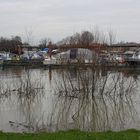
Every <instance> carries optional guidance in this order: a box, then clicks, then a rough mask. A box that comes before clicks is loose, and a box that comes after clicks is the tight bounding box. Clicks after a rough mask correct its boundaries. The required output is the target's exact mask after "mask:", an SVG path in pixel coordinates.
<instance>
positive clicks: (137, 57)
mask: <svg viewBox="0 0 140 140" xmlns="http://www.w3.org/2000/svg"><path fill="white" fill-rule="evenodd" d="M125 61H126V62H127V64H128V65H130V66H136V67H137V66H140V49H138V50H137V51H135V52H134V54H133V55H132V57H128V58H125Z"/></svg>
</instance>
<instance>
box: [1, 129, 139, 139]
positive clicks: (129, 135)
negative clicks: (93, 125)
mask: <svg viewBox="0 0 140 140" xmlns="http://www.w3.org/2000/svg"><path fill="white" fill-rule="evenodd" d="M0 140H140V131H137V130H127V131H122V132H111V131H109V132H101V133H99V132H98V133H91V132H81V131H75V130H74V131H67V132H62V131H61V132H56V133H39V134H15V133H2V132H0Z"/></svg>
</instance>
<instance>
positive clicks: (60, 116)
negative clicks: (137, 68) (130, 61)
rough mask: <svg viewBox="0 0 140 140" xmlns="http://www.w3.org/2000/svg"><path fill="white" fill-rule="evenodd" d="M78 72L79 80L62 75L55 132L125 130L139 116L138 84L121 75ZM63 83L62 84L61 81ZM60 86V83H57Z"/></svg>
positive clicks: (53, 117)
mask: <svg viewBox="0 0 140 140" xmlns="http://www.w3.org/2000/svg"><path fill="white" fill-rule="evenodd" d="M102 73H103V72H101V73H99V71H96V69H94V68H93V69H87V70H78V72H77V78H76V80H75V79H74V80H73V78H72V77H71V73H68V72H66V71H65V72H63V75H62V79H61V80H62V82H63V84H62V82H61V84H60V85H59V87H57V90H56V93H57V94H58V97H59V98H58V101H57V103H56V105H55V107H54V111H53V113H52V116H51V122H55V124H56V127H55V129H56V130H57V129H58V130H59V129H71V128H75V129H81V130H86V131H105V130H123V129H127V128H129V127H132V126H130V124H129V122H134V121H135V118H136V117H138V116H137V113H136V109H135V105H134V102H135V100H136V98H135V97H136V94H137V93H136V89H137V86H138V85H137V81H136V80H135V79H134V78H133V77H130V78H125V77H124V76H123V75H122V73H117V74H111V73H110V72H105V73H106V74H105V75H103V74H102ZM59 83H60V82H59ZM57 85H58V84H57Z"/></svg>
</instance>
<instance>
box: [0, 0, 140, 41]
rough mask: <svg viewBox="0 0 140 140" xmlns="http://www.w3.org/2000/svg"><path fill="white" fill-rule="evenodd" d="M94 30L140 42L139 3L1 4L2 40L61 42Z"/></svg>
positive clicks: (8, 0) (49, 0) (42, 0)
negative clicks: (29, 35)
mask: <svg viewBox="0 0 140 140" xmlns="http://www.w3.org/2000/svg"><path fill="white" fill-rule="evenodd" d="M94 26H98V27H99V28H100V29H101V30H104V31H107V30H109V29H110V28H111V29H112V30H114V32H116V34H117V40H118V41H121V40H124V41H136V42H140V0H0V36H5V37H10V36H11V35H20V36H22V37H25V36H26V35H25V32H26V31H25V30H28V31H31V30H32V38H33V40H38V39H40V38H44V37H50V38H52V39H53V40H54V41H58V40H61V39H62V38H63V37H66V36H69V35H72V34H73V33H75V32H79V31H82V30H87V29H89V30H90V29H92V28H94Z"/></svg>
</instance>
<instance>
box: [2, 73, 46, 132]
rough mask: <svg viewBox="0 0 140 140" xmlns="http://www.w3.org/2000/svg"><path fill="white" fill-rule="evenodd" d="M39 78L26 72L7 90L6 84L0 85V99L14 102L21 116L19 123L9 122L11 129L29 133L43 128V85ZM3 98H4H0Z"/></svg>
mask: <svg viewBox="0 0 140 140" xmlns="http://www.w3.org/2000/svg"><path fill="white" fill-rule="evenodd" d="M33 76H34V77H33ZM40 78H41V77H39V78H38V79H37V78H36V76H35V75H32V74H31V73H30V71H26V72H25V74H24V76H22V77H21V78H19V79H16V80H15V81H14V80H13V83H11V84H12V86H11V87H9V88H8V85H6V83H5V85H2V84H0V89H1V92H0V99H5V100H8V101H10V102H11V101H12V102H14V103H15V104H16V106H18V107H19V109H18V111H20V115H21V116H22V120H20V122H18V120H17V121H16V122H13V121H11V120H9V123H10V125H11V126H12V128H13V129H15V130H21V131H28V132H29V131H38V130H40V129H42V127H44V125H43V117H44V116H43V112H41V107H42V98H43V97H44V84H43V83H42V81H41V79H40ZM3 96H4V98H2V97H3ZM9 99H10V100H9ZM3 102H4V101H3ZM41 113H42V114H41Z"/></svg>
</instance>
